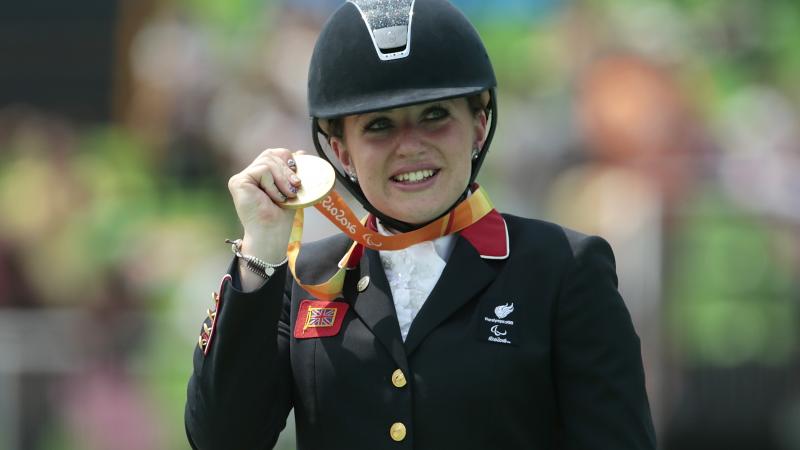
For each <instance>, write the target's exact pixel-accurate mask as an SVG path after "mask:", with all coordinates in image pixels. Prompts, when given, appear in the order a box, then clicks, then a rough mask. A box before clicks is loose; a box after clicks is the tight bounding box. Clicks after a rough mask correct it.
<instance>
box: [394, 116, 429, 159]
mask: <svg viewBox="0 0 800 450" xmlns="http://www.w3.org/2000/svg"><path fill="white" fill-rule="evenodd" d="M422 131H423V130H422V129H421V127H420V126H419V125H417V124H413V123H411V124H404V125H403V126H401V127H400V129H399V130H398V133H397V145H396V150H395V151H396V152H397V153H398V154H400V155H403V156H414V155H417V154H419V153H422V152H424V151H425V140H424V139H423V136H422Z"/></svg>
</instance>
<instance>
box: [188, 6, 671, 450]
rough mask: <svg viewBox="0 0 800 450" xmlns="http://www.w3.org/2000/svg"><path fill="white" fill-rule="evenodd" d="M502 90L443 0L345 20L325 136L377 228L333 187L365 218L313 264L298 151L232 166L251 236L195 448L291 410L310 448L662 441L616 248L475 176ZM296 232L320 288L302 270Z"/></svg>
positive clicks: (270, 427)
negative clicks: (515, 211) (301, 208)
mask: <svg viewBox="0 0 800 450" xmlns="http://www.w3.org/2000/svg"><path fill="white" fill-rule="evenodd" d="M412 18H413V21H412ZM495 85H496V82H495V76H494V72H493V69H492V65H491V63H490V61H489V58H488V55H487V54H486V50H485V49H484V47H483V43H482V42H481V40H480V37H479V36H478V34H477V32H476V31H475V29H474V28H473V27H472V25H471V24H470V23H469V22H468V21H467V20H466V18H465V17H464V16H463V15H462V14H461V13H460V12H459V11H458V10H457V9H455V8H454V7H453V6H452V5H451V4H449V3H448V2H447V1H445V0H351V1H348V2H347V3H345V4H344V5H343V6H341V7H340V8H339V9H338V10H337V11H336V12H335V13H334V14H333V16H332V17H331V18H330V19H329V21H328V22H327V24H326V25H325V27H324V28H323V30H322V32H321V33H320V36H319V39H318V41H317V45H316V47H315V50H314V54H313V57H312V60H311V65H310V68H309V86H308V87H309V110H310V113H311V116H312V118H313V120H312V123H313V132H312V136H313V138H314V141H315V144H316V147H317V150H318V153H319V155H320V156H321V157H323V158H326V159H328V158H331V159H333V161H331V162H332V163H334V165H335V166H336V167H337V169H336V171H337V177H338V179H339V181H340V182H341V183H342V184H343V185H344V186H345V187H346V188H347V189H348V190H349V191H350V192H351V193H352V194H353V196H354V197H355V198H356V199H357V200H358V201H359V202H361V203H362V205H363V206H364V207H365V208H366V209H367V210H368V211H369V212H370V215H369V216H368V218H367V220H366V228H368V230H364V229H363V227H362V228H359V227H360V224H356V223H354V222H351V221H350V220H349V219H346V218H344V216H342V217H339V215H340V214H339V213H340V212H341V209H340V208H339V206H338V205H335V204H334V203H332V201H331V200H330V198H328V199H326V200H325V201H324V202H323V203H322V208H323V209H326V210H328V212H330V213H331V216H332V217H334V218H335V219H336V220H339V219H341V220H344V221H345V222H346V223H347V225H345V224H344V223H342V225H345V226H344V227H343V228H342V229H343V230H344V231H345V232H346V233H349V234H348V235H344V234H342V235H336V236H332V237H330V238H327V239H325V240H322V241H320V242H317V243H312V244H310V245H307V246H306V247H305V248H304V250H303V255H302V256H303V258H300V259H299V260H296V250H297V248H296V245H297V244H296V243H297V242H298V239H299V238H298V236H297V234H296V232H295V231H296V230H298V229H299V228H298V225H299V226H301V225H302V215H299V214H298V215H297V216H295V215H294V212H293V211H291V210H288V209H282V208H281V207H280V205H282V204H284V203H285V202H286V200H287V199H289V198H294V197H295V196H296V194H297V192H298V189H300V188H302V186H303V182H302V181H301V180H300V179H299V178H298V177H297V170H298V169H297V166H298V163H299V162H300V161H301V160H300V159H299V158H297V157H296V156H295V153H293V152H291V151H290V150H287V149H279V148H271V149H268V150H265V151H263V152H262V153H261V154H260V155H259V156H258V157H257V158H256V159H255V160H254V161H253V163H252V164H250V165H249V166H248V167H246V168H245V169H244V170H243V171H242V172H240V173H238V174H236V175H234V176H233V177H231V179H230V181H229V183H228V187H229V190H230V191H231V196H232V198H233V202H234V205H235V207H236V212H237V214H238V216H239V220H240V221H241V223H242V226H243V228H244V233H245V234H244V238H243V239H242V240H241V241H236V242H235V243H234V250H235V253H236V255H237V256H236V258H234V260H233V261H232V263H231V265H230V267H229V269H228V273H227V274H225V275H224V277H223V281H222V284H221V286H220V292H218V293H215V294H214V300H215V305H214V308H213V309H212V310H209V312H208V318H207V320H206V322H205V323H204V324H203V331H202V333H201V336H200V338H199V342H198V348H197V350H196V351H195V358H194V373H193V375H192V378H191V380H190V382H189V389H188V397H187V404H186V430H187V434H188V437H189V441H190V443H191V444H192V446H193V447H194V448H201V449H230V448H237V449H238V448H242V449H250V448H270V447H272V446H273V445H274V444H275V442H276V440H277V437H278V434H279V433H280V431H281V430H282V429H283V427H284V425H285V421H286V417H287V414H288V413H289V411H290V410H291V409H292V408H294V411H295V418H296V423H297V441H298V448H303V449H312V450H313V449H320V450H321V449H324V450H336V449H348V450H352V449H369V450H375V449H393V448H407V449H412V448H419V449H450V448H457V449H459V450H470V449H475V450H477V449H482V450H485V449H489V448H491V449H494V448H500V449H508V450H515V449H520V450H521V449H532V448H541V449H551V448H565V449H576V450H577V449H586V450H588V449H615V450H630V449H643V450H644V449H647V450H649V449H653V448H655V438H654V435H653V427H652V423H651V419H650V412H649V407H648V402H647V396H646V393H645V389H644V373H643V369H642V361H641V354H640V348H639V340H638V337H637V335H636V333H635V331H634V329H633V325H632V324H631V320H630V316H629V314H628V311H627V309H626V307H625V304H624V302H623V300H622V298H621V297H620V295H619V292H618V290H617V278H616V274H615V270H614V257H613V253H612V251H611V249H610V247H609V246H608V244H607V243H606V242H605V241H604V240H603V239H602V238H599V237H591V236H585V235H582V234H580V233H577V232H575V231H572V230H568V229H565V228H562V227H560V226H558V225H556V224H551V223H546V222H542V221H537V220H531V219H524V218H519V217H515V216H511V215H507V214H501V213H499V212H498V211H496V210H495V209H494V208H493V207H492V205H491V202H490V201H489V199H488V196H487V195H486V193H485V192H484V191H483V189H482V188H480V187H479V186H478V185H477V184H476V183H475V179H476V177H477V175H478V172H479V169H480V166H481V164H482V161H483V158H484V157H485V156H486V153H487V152H488V149H489V145H490V143H491V140H492V139H491V138H492V134H493V131H494V128H495V125H496V121H497V95H496V93H495ZM321 137H322V138H323V141H324V140H327V142H328V143H329V144H330V148H331V151H332V156H331V155H328V154H327V153H326V152H325V151H324V150H323V148H322V145H321V143H320V138H321ZM307 157H308V156H304V157H303V158H307ZM301 172H302V171H301ZM334 210H335V213H334ZM353 221H355V219H353ZM293 222H294V225H295V226H294V228H292V225H293ZM350 226H352V229H356V228H359V229H360V230H364V236H363V237H362V239H361V240H359V241H358V242H356V243H351V241H350V237H352V235H354V234H356V233H355V232H354V231H351V227H350ZM354 239H355V237H354ZM389 244H391V245H389ZM287 245H288V255H289V256H291V260H290V264H291V265H292V269H293V271H294V272H295V273H294V275H298V274H299V275H300V276H302V278H303V279H304V280H305V281H306V282H311V283H309V284H301V283H300V282H299V279H298V278H295V277H292V275H290V274H288V271H287V270H286V265H285V264H284V263H285V262H286V258H287ZM390 248H391V250H389V249H390ZM342 255H344V256H342ZM254 261H255V262H256V263H254ZM532 280H535V283H534V282H532ZM312 283H313V284H312ZM332 286H333V287H335V288H333V287H332ZM454 431H455V432H454Z"/></svg>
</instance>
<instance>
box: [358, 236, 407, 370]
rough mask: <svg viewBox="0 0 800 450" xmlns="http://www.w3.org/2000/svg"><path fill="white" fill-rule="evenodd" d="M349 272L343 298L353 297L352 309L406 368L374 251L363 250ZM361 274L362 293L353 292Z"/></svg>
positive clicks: (387, 290)
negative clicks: (364, 283) (366, 279)
mask: <svg viewBox="0 0 800 450" xmlns="http://www.w3.org/2000/svg"><path fill="white" fill-rule="evenodd" d="M349 275H350V277H351V279H350V280H348V282H346V283H345V292H344V294H345V298H354V299H355V301H354V302H353V310H354V311H355V312H356V314H358V316H359V317H360V318H361V320H362V321H363V322H364V323H365V324H366V325H367V327H368V328H369V329H370V330H372V333H373V334H374V335H375V337H376V338H377V339H378V341H380V342H381V343H382V344H383V345H384V347H386V349H387V350H388V351H389V354H390V355H392V358H393V359H394V360H395V362H396V363H397V364H398V366H399V367H400V368H402V369H403V370H407V369H408V363H407V362H406V352H405V349H404V348H403V341H402V338H401V335H400V325H399V324H398V322H397V313H396V312H395V309H394V300H392V291H391V289H390V288H389V282H388V281H387V279H386V274H385V273H384V271H383V265H382V264H381V260H380V256H379V255H378V252H376V251H374V250H366V252H365V254H364V258H362V260H361V264H359V269H358V270H353V271H352V272H351V273H350V274H349ZM364 276H369V280H370V281H369V285H367V288H366V289H365V290H364V291H363V292H357V289H356V285H357V282H358V281H359V280H360V279H362V278H363V277H364Z"/></svg>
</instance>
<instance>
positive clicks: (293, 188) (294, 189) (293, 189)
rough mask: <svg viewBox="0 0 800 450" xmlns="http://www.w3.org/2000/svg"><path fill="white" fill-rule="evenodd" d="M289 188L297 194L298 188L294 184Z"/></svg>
mask: <svg viewBox="0 0 800 450" xmlns="http://www.w3.org/2000/svg"><path fill="white" fill-rule="evenodd" d="M289 190H290V191H292V194H297V188H296V187H294V186H290V187H289Z"/></svg>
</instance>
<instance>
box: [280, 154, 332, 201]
mask: <svg viewBox="0 0 800 450" xmlns="http://www.w3.org/2000/svg"><path fill="white" fill-rule="evenodd" d="M294 162H295V163H297V171H296V172H295V174H296V175H297V178H300V181H301V184H300V187H299V189H298V190H297V196H296V197H294V198H290V199H288V200H286V201H285V202H283V203H281V204H280V206H281V207H282V208H286V209H301V208H305V207H307V206H311V205H314V204H315V203H318V202H319V201H320V200H322V199H323V198H325V196H326V195H328V194H329V193H330V192H331V190H333V185H334V184H335V183H336V172H334V171H333V166H331V165H330V163H328V162H327V161H325V160H324V159H322V158H320V157H318V156H312V155H295V156H294Z"/></svg>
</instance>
